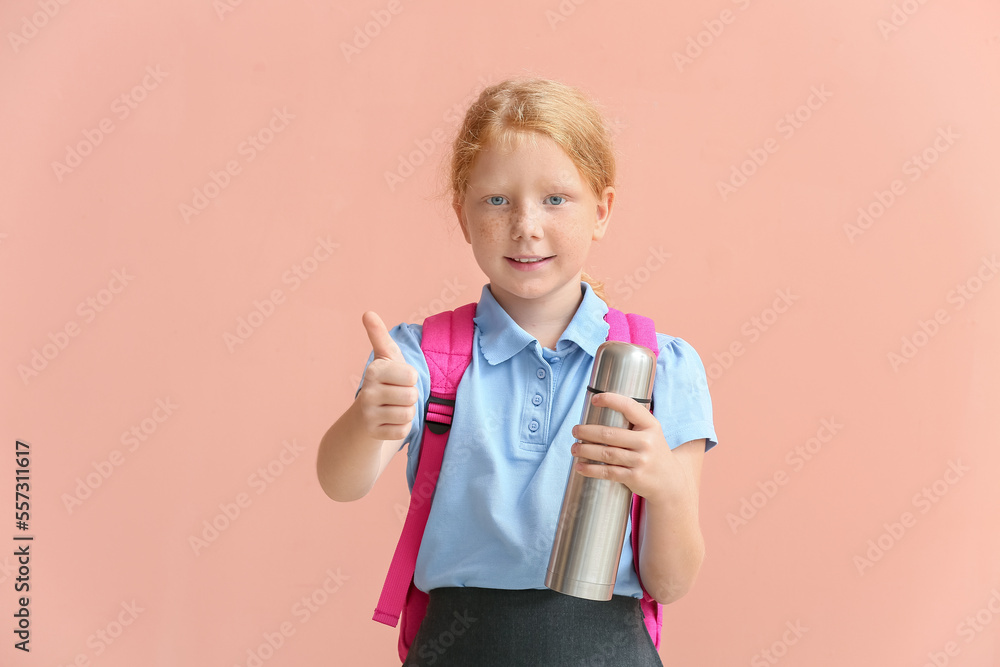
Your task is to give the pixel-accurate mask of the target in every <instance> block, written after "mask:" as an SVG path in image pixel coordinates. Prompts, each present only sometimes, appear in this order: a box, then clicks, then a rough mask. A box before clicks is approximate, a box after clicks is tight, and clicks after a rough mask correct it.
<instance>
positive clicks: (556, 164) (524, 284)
mask: <svg viewBox="0 0 1000 667" xmlns="http://www.w3.org/2000/svg"><path fill="white" fill-rule="evenodd" d="M533 136H534V138H535V140H536V141H535V145H532V143H531V141H530V139H529V137H528V136H523V137H522V138H521V139H522V140H521V141H520V143H519V145H518V146H517V147H516V148H514V149H513V150H509V151H498V150H494V149H489V150H484V151H482V152H481V153H480V154H479V155H478V156H477V157H476V161H475V163H474V164H473V167H472V169H471V171H470V173H469V184H468V188H467V189H466V192H465V197H464V198H462V199H461V200H460V201H457V202H455V205H454V206H455V213H456V214H457V215H458V220H459V224H460V225H461V227H462V233H463V234H464V235H465V240H466V241H467V242H469V243H470V244H472V251H473V254H474V255H475V257H476V262H477V263H478V264H479V266H480V268H481V269H482V270H483V272H484V273H485V274H486V275H487V277H488V278H489V279H490V289H491V291H492V292H493V295H494V297H496V299H497V301H498V302H499V303H500V304H501V305H505V304H504V300H510V302H511V303H513V301H515V300H531V299H542V300H544V301H550V300H551V301H552V302H553V303H557V302H563V301H564V300H565V302H567V303H568V302H573V303H576V302H578V301H579V296H580V272H581V271H582V269H583V264H584V262H585V261H586V259H587V253H588V251H589V250H590V244H591V242H592V241H597V240H600V239H601V238H602V237H603V236H604V233H605V230H606V229H607V225H608V220H609V218H610V216H611V208H612V203H613V201H614V188H612V187H610V186H609V187H607V188H605V190H604V192H603V193H602V196H601V197H600V198H598V197H596V196H595V195H594V193H593V191H592V190H591V188H590V185H589V184H588V183H587V182H586V181H584V180H583V178H582V177H581V176H580V172H579V171H578V170H577V168H576V165H575V164H573V161H572V160H571V159H570V157H569V156H568V155H567V154H566V153H565V152H564V151H563V150H562V149H561V148H560V147H559V145H558V144H556V143H555V142H554V141H553V140H552V139H551V138H549V137H548V136H546V135H543V134H539V133H533Z"/></svg>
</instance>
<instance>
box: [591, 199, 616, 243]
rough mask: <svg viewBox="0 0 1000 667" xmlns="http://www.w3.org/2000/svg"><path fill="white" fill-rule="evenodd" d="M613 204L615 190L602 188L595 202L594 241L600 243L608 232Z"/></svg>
mask: <svg viewBox="0 0 1000 667" xmlns="http://www.w3.org/2000/svg"><path fill="white" fill-rule="evenodd" d="M614 204H615V189H614V188H613V187H611V186H610V185H609V186H608V187H606V188H604V191H603V192H602V193H601V196H600V198H598V200H597V221H596V224H595V225H594V240H595V241H600V240H601V239H602V238H604V234H605V233H606V232H607V231H608V223H609V222H610V221H611V209H612V208H613V207H614Z"/></svg>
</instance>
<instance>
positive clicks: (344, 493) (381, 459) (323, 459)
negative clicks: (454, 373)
mask: <svg viewBox="0 0 1000 667" xmlns="http://www.w3.org/2000/svg"><path fill="white" fill-rule="evenodd" d="M361 321H362V323H363V324H364V325H365V330H366V331H367V332H368V338H369V340H370V341H371V343H372V351H373V352H374V358H373V359H372V362H371V363H370V364H368V368H367V369H366V370H365V378H364V381H363V382H362V384H361V390H360V391H359V392H358V396H357V398H355V399H354V403H352V404H351V406H350V407H349V408H347V410H346V411H345V412H344V414H343V415H341V416H340V418H339V419H338V420H337V421H336V422H334V424H333V426H331V427H330V428H329V430H327V432H326V435H324V436H323V440H322V441H321V442H320V445H319V454H318V455H317V457H316V475H317V477H318V478H319V483H320V486H321V487H323V491H324V493H326V495H328V496H329V497H330V498H332V499H333V500H337V501H340V502H349V501H352V500H357V499H359V498H363V497H364V496H366V495H367V494H368V492H369V491H371V489H372V487H373V486H374V485H375V480H377V479H378V478H379V476H380V475H381V474H382V471H383V470H385V468H386V466H387V465H388V464H389V461H390V460H391V459H392V457H393V455H395V454H396V452H397V451H399V448H400V447H401V446H402V445H403V444H404V443H405V442H406V437H407V435H408V434H409V432H410V425H411V423H412V422H413V417H414V416H415V415H416V404H417V387H416V384H417V371H416V369H415V368H413V367H412V366H410V365H409V364H407V363H406V361H405V360H404V358H403V353H402V352H401V351H400V349H399V346H398V345H396V342H395V341H394V340H392V338H391V337H390V336H389V332H388V330H387V329H386V328H385V324H383V323H382V320H381V319H380V318H379V316H378V315H377V314H375V313H374V312H372V311H368V312H367V313H365V314H364V315H363V316H362V318H361Z"/></svg>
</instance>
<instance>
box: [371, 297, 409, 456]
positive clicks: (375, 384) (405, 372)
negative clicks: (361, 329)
mask: <svg viewBox="0 0 1000 667" xmlns="http://www.w3.org/2000/svg"><path fill="white" fill-rule="evenodd" d="M361 323H362V324H364V326H365V331H367V332H368V340H369V341H371V344H372V352H373V354H374V358H373V359H372V362H371V363H370V364H368V368H367V369H366V370H365V378H364V381H363V382H362V384H361V391H360V392H359V393H358V398H357V400H358V402H359V409H360V411H361V418H362V420H363V421H364V424H365V430H366V432H367V433H368V435H369V436H371V437H372V438H375V439H376V440H401V439H402V438H404V437H406V434H407V433H409V432H410V424H412V423H413V417H414V416H415V415H416V413H417V407H416V406H417V370H416V369H415V368H413V366H411V365H409V364H408V363H406V360H405V359H404V358H403V353H402V351H401V350H400V349H399V346H398V345H396V341H394V340H393V339H392V338H391V337H390V336H389V331H388V329H386V328H385V324H384V323H383V322H382V319H381V318H380V317H379V316H378V315H377V314H376V313H375V311H371V310H369V311H368V312H366V313H365V314H364V315H362V316H361Z"/></svg>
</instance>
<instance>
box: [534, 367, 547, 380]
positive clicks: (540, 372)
mask: <svg viewBox="0 0 1000 667" xmlns="http://www.w3.org/2000/svg"><path fill="white" fill-rule="evenodd" d="M535 375H537V376H538V379H539V380H541V379H543V378H544V377H545V369H544V368H539V369H538V371H537V372H536V373H535Z"/></svg>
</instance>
